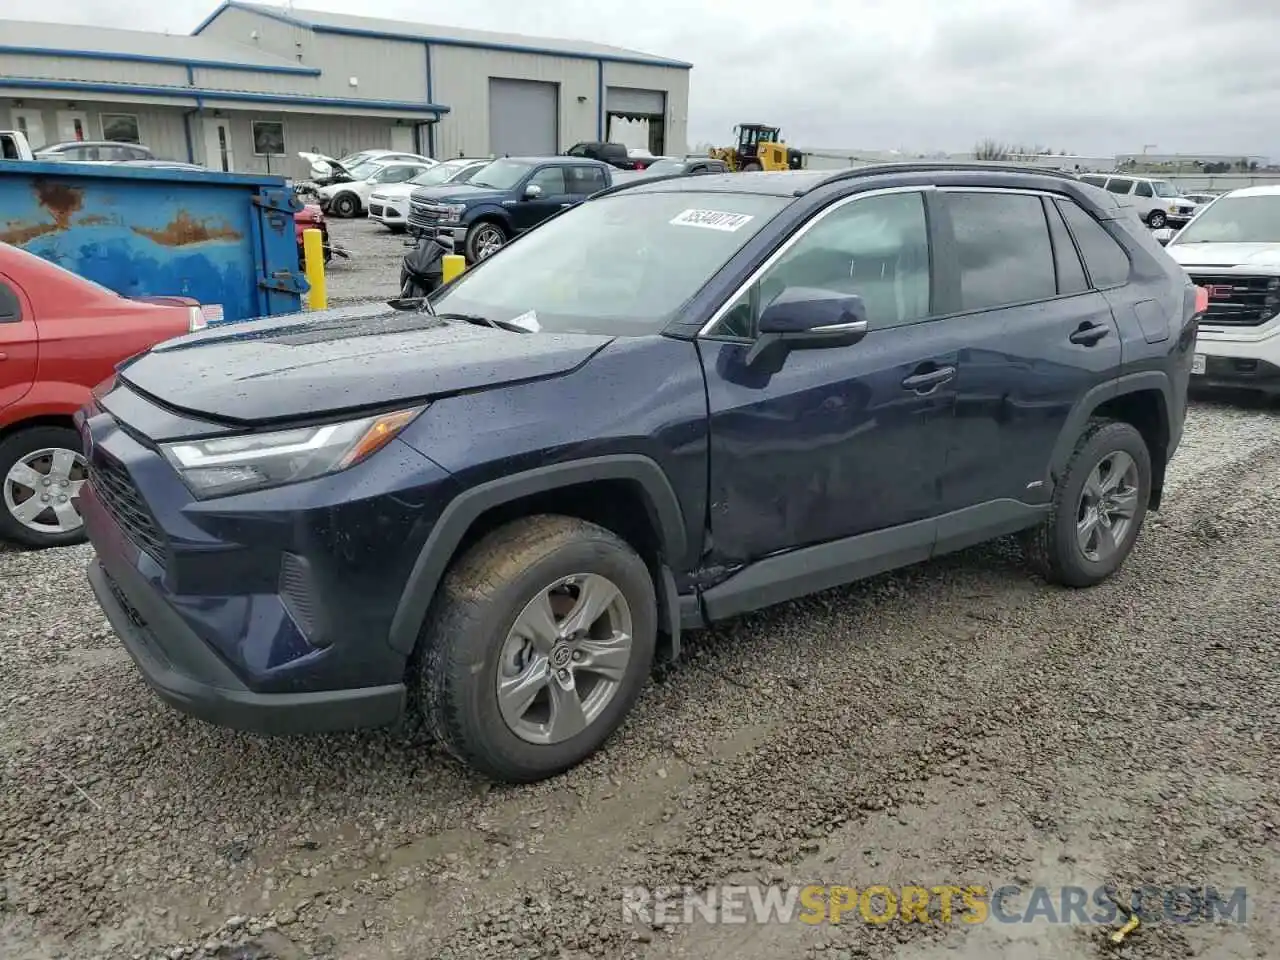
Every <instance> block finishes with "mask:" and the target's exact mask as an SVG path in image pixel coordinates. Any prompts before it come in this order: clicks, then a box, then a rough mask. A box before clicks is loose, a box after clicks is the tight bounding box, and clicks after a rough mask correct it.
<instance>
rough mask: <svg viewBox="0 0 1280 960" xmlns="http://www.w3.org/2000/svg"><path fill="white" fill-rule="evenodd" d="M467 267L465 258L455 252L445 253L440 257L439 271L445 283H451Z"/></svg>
mask: <svg viewBox="0 0 1280 960" xmlns="http://www.w3.org/2000/svg"><path fill="white" fill-rule="evenodd" d="M466 269H467V258H466V257H464V256H462V255H461V254H457V253H446V254H445V255H444V256H443V257H441V258H440V272H441V274H442V276H443V279H444V282H445V283H453V281H454V280H457V279H458V277H460V276H462V272H463V271H464V270H466Z"/></svg>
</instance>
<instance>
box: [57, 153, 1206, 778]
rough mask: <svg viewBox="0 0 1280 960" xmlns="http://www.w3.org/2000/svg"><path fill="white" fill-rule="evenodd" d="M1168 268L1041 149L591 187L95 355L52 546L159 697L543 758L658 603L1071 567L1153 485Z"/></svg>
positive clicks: (628, 659)
mask: <svg viewBox="0 0 1280 960" xmlns="http://www.w3.org/2000/svg"><path fill="white" fill-rule="evenodd" d="M1202 293H1203V292H1202V291H1199V290H1197V288H1195V287H1194V286H1192V285H1191V284H1190V283H1189V281H1188V279H1187V277H1186V275H1185V274H1184V273H1183V272H1182V271H1181V270H1180V269H1179V268H1178V267H1177V266H1176V265H1175V264H1174V263H1173V262H1172V260H1171V259H1170V258H1169V257H1168V256H1167V255H1166V254H1165V252H1164V251H1163V250H1162V249H1161V248H1160V247H1159V246H1158V245H1157V244H1156V243H1155V242H1154V241H1153V240H1152V239H1151V238H1150V235H1149V233H1148V231H1146V230H1145V228H1143V227H1142V225H1141V224H1140V223H1139V222H1138V221H1137V219H1136V218H1135V217H1134V216H1133V214H1132V211H1131V210H1129V209H1127V208H1125V207H1122V206H1119V205H1117V201H1116V200H1115V199H1114V197H1113V196H1111V195H1109V194H1107V193H1104V192H1103V191H1101V190H1098V189H1095V188H1093V187H1090V186H1088V185H1085V184H1082V183H1080V182H1079V181H1077V180H1075V179H1072V178H1069V177H1065V176H1058V175H1053V174H1049V173H1036V172H1029V171H1026V170H1019V169H1016V168H1005V167H1001V166H999V165H995V166H974V167H963V166H960V167H957V166H954V165H950V166H948V165H929V164H903V165H890V166H879V167H868V168H864V169H861V170H856V171H849V172H841V173H816V172H807V171H804V172H801V171H797V172H791V173H756V174H730V175H723V176H708V177H676V178H672V179H668V180H661V179H658V180H647V181H640V182H637V183H634V184H631V185H625V186H619V187H615V188H613V189H612V190H609V191H606V192H604V193H603V194H601V195H598V196H596V197H594V198H592V199H591V200H589V201H587V202H586V203H583V204H580V205H578V206H576V207H574V208H573V209H571V210H568V211H566V212H565V213H563V214H561V215H558V216H555V217H553V218H552V219H551V220H549V221H548V222H546V223H545V224H543V225H542V226H541V227H539V228H538V229H537V230H533V231H530V232H528V233H527V234H525V235H523V236H522V237H520V238H519V239H518V240H516V241H515V242H513V243H511V244H509V245H508V246H506V247H504V248H503V249H502V250H501V251H500V252H499V253H497V254H496V255H494V256H492V257H490V258H488V259H486V260H485V261H484V262H483V263H481V264H480V265H478V266H477V267H475V268H473V269H472V270H470V271H468V272H467V273H466V274H464V275H463V276H462V277H461V278H460V279H458V280H457V281H455V282H454V283H452V284H451V285H450V286H448V287H445V288H443V289H441V290H440V291H438V292H437V293H436V294H435V295H433V297H432V299H431V302H429V303H428V304H427V306H426V307H425V308H424V309H422V310H418V309H414V310H412V311H410V310H403V309H399V310H398V309H393V307H392V306H390V305H387V304H383V303H372V304H367V305H362V306H358V307H351V308H347V309H342V310H335V311H329V312H322V313H317V314H307V315H299V316H296V317H286V318H275V319H269V320H263V321H255V322H252V323H246V324H239V325H235V326H231V327H224V328H221V329H209V330H206V331H203V332H199V333H195V334H192V335H190V336H186V337H183V338H181V339H178V340H174V341H171V342H169V343H166V344H163V345H161V346H159V347H157V348H156V349H155V350H153V351H152V352H150V353H149V354H146V355H144V356H142V357H139V358H137V359H134V360H132V361H130V362H128V363H127V364H125V365H123V366H122V367H121V368H120V369H119V371H118V373H117V375H116V377H115V378H114V380H113V381H112V382H110V383H108V384H105V385H103V387H101V388H99V390H98V391H96V393H95V399H94V401H93V403H92V404H91V405H90V406H89V407H87V408H86V409H85V410H84V411H83V412H82V414H81V416H80V423H81V429H82V432H83V436H84V440H85V444H86V450H87V455H88V458H89V461H90V464H91V469H90V483H88V484H86V486H85V488H84V493H83V494H82V497H83V503H82V505H81V506H82V509H83V512H84V516H85V520H86V524H87V526H88V530H89V533H90V536H91V538H92V540H93V544H94V546H95V548H96V550H97V558H96V559H95V560H94V561H93V563H92V565H91V566H90V569H89V577H90V580H91V581H92V584H93V588H94V590H95V591H96V593H97V596H98V598H99V600H100V601H101V604H102V606H103V609H104V610H105V611H106V614H107V616H108V618H109V619H110V621H111V623H112V625H113V626H114V628H115V630H116V631H117V633H118V634H119V635H120V637H121V639H122V640H123V642H124V644H125V646H126V647H127V648H128V650H129V652H130V653H131V654H132V655H133V657H134V659H135V660H136V661H137V664H138V666H139V667H140V668H141V670H142V672H143V674H144V675H145V676H146V678H147V680H148V681H149V682H150V684H151V685H152V686H153V687H154V688H155V689H156V691H158V693H159V694H160V696H162V697H163V698H164V699H165V700H167V701H168V702H169V703H171V704H173V705H175V706H177V707H178V708H180V709H182V710H185V711H188V712H190V713H192V714H195V715H197V716H200V717H204V718H206V719H208V720H211V721H214V722H216V723H221V724H226V725H229V726H233V727H239V728H244V729H249V730H258V731H264V732H277V733H283V732H296V731H316V730H333V729H341V728H352V727H362V726H376V725H385V724H392V723H395V722H397V721H399V720H400V719H401V718H402V717H404V716H406V715H407V716H411V717H416V718H420V719H422V720H423V721H425V724H426V726H427V728H428V729H430V730H431V731H434V734H435V735H436V736H437V737H438V738H439V739H440V740H441V741H442V742H443V743H444V744H445V745H446V746H447V747H448V749H449V750H450V751H452V752H453V754H455V755H456V756H458V757H460V758H462V759H463V760H465V761H466V762H468V763H470V764H472V765H474V766H475V767H476V768H478V769H479V770H481V771H483V772H484V773H485V774H487V775H489V776H492V777H495V778H501V779H505V780H511V781H528V780H535V779H538V778H542V777H547V776H550V775H553V774H555V773H557V772H558V771H562V770H564V769H566V768H568V767H570V766H572V765H574V764H575V763H577V762H579V761H580V760H582V759H583V758H584V757H586V756H587V755H589V754H590V753H591V752H592V751H594V750H596V749H597V748H598V747H599V746H600V745H601V744H602V743H603V742H604V741H605V739H606V738H607V737H608V736H609V735H610V733H611V732H612V731H613V730H614V729H615V728H617V726H618V725H619V724H620V723H621V722H622V720H623V718H624V717H625V715H626V714H627V712H628V710H629V709H630V707H631V706H632V703H633V702H634V701H635V699H636V697H637V696H638V695H639V693H640V690H641V688H642V687H643V685H644V683H645V679H646V677H647V676H648V674H649V672H650V669H651V665H652V663H653V660H654V658H655V656H657V655H663V656H675V655H676V654H677V653H678V651H679V647H680V638H681V633H682V631H685V630H688V629H691V628H698V627H703V626H705V625H706V624H708V623H709V622H711V621H716V620H722V619H724V618H726V617H732V616H734V615H736V614H740V613H743V612H745V611H748V610H752V609H756V608H759V607H763V606H765V605H767V604H773V603H777V602H779V601H784V600H788V599H790V598H793V597H799V596H801V595H803V594H808V593H811V592H813V591H817V590H822V589H824V588H828V587H833V586H836V585H838V584H844V583H848V582H850V581H853V580H855V579H858V578H861V577H866V576H869V575H872V574H876V573H879V572H881V571H885V570H890V569H893V568H897V567H901V566H903V565H905V564H912V563H916V562H918V561H922V560H927V559H929V558H930V557H936V556H938V555H939V554H943V553H946V552H948V551H952V550H956V549H959V548H962V547H966V546H968V545H970V544H974V543H977V542H979V541H983V540H986V539H988V538H993V537H998V536H1001V535H1005V534H1020V535H1021V536H1022V538H1023V541H1024V543H1025V547H1026V553H1027V556H1028V557H1029V559H1030V560H1031V561H1032V562H1033V564H1034V565H1035V566H1036V568H1038V570H1039V571H1041V572H1042V573H1043V574H1044V575H1045V576H1046V577H1047V578H1048V579H1050V580H1051V581H1053V582H1057V583H1061V584H1066V585H1069V586H1073V587H1085V586H1089V585H1091V584H1095V583H1097V582H1099V581H1100V580H1102V579H1104V578H1105V577H1107V576H1108V575H1110V574H1111V573H1112V572H1114V571H1115V570H1116V569H1117V567H1119V566H1120V564H1121V563H1122V562H1123V561H1124V559H1125V557H1126V556H1127V555H1128V553H1129V552H1130V550H1131V549H1132V548H1133V545H1134V542H1135V540H1136V539H1137V537H1138V534H1139V529H1140V527H1141V526H1142V522H1143V518H1144V516H1145V514H1146V512H1147V511H1148V509H1156V508H1158V506H1159V503H1160V498H1161V491H1162V488H1163V481H1164V476H1165V467H1166V465H1167V464H1168V462H1169V458H1170V457H1171V456H1172V455H1173V452H1174V449H1175V448H1176V447H1177V445H1178V441H1179V438H1180V436H1181V432H1182V425H1183V417H1184V413H1185V395H1186V389H1187V382H1188V378H1189V372H1190V366H1191V361H1192V347H1193V344H1194V341H1195V336H1196V327H1197V323H1198V319H1199V316H1200V313H1201V312H1202V310H1203V308H1204V306H1205V299H1204V297H1203V295H1202ZM398 306H400V307H403V306H405V304H403V303H400V304H398Z"/></svg>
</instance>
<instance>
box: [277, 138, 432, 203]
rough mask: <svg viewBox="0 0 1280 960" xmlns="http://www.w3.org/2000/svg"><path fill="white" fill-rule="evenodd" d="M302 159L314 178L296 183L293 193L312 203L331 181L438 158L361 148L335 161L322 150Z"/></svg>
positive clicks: (355, 178) (428, 162)
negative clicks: (392, 166) (382, 168)
mask: <svg viewBox="0 0 1280 960" xmlns="http://www.w3.org/2000/svg"><path fill="white" fill-rule="evenodd" d="M298 156H299V158H301V159H302V160H305V161H306V162H307V164H308V165H309V167H310V173H311V178H310V179H308V180H299V181H297V182H296V183H295V184H294V187H293V189H294V192H295V193H299V194H302V195H304V197H306V198H308V199H309V201H310V202H318V201H319V193H318V191H319V189H320V188H321V187H324V186H328V185H329V184H332V183H351V182H353V181H359V180H364V179H365V178H366V177H368V176H369V175H370V174H372V173H373V172H374V171H375V170H377V169H378V167H379V166H382V165H384V164H387V163H420V164H422V165H423V166H424V167H430V166H433V165H434V164H435V162H436V161H434V160H432V159H431V158H430V157H423V156H419V155H418V154H416V153H397V152H395V151H393V150H362V151H360V152H359V153H353V154H350V155H349V156H346V157H343V158H342V159H341V160H335V159H333V157H326V156H325V155H324V154H322V153H308V152H305V151H304V152H302V153H299V154H298Z"/></svg>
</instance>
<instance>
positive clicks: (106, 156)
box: [35, 140, 156, 163]
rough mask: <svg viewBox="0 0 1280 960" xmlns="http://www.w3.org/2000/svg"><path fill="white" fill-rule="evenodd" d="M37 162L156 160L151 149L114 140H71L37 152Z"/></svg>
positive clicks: (50, 145) (53, 144)
mask: <svg viewBox="0 0 1280 960" xmlns="http://www.w3.org/2000/svg"><path fill="white" fill-rule="evenodd" d="M35 159H37V160H66V161H70V162H72V163H114V162H116V161H119V160H155V159H156V155H155V154H154V153H152V152H151V149H150V148H149V147H144V146H142V145H141V144H138V143H117V142H116V141H114V140H69V141H67V142H66V143H52V144H49V145H48V146H45V147H41V148H40V149H39V150H36V151H35Z"/></svg>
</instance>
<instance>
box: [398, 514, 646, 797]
mask: <svg viewBox="0 0 1280 960" xmlns="http://www.w3.org/2000/svg"><path fill="white" fill-rule="evenodd" d="M657 623H658V615H657V601H656V598H655V593H654V587H653V581H652V579H651V578H650V575H649V570H648V567H646V565H645V563H644V561H643V560H642V559H641V558H640V557H639V555H637V554H636V552H635V551H634V550H633V549H631V547H630V546H628V545H627V544H626V543H625V542H624V541H623V540H621V539H620V538H618V537H617V536H615V535H614V534H613V533H611V532H610V531H608V530H605V529H604V528H602V527H599V526H596V525H595V524H592V523H587V522H586V521H583V520H578V519H574V518H571V517H562V516H535V517H527V518H524V519H521V520H516V521H514V522H512V523H510V524H508V525H506V526H504V527H501V528H499V529H497V530H495V531H493V532H492V533H490V534H489V535H488V536H486V537H485V538H483V539H482V540H481V541H480V542H479V543H478V544H476V546H474V547H473V548H471V550H469V551H468V552H467V553H466V554H465V555H464V556H463V558H462V559H461V561H459V562H458V563H457V565H456V566H455V567H454V568H453V569H452V570H451V571H450V572H449V574H448V575H447V576H446V577H445V580H444V582H443V583H442V584H441V587H440V592H439V595H438V596H437V597H436V600H435V602H434V603H433V604H432V608H431V613H430V614H429V615H428V619H427V623H426V624H425V625H424V627H423V634H422V636H421V638H420V640H419V644H420V647H421V650H420V652H419V653H418V654H417V655H415V658H414V666H413V667H412V668H411V676H410V686H411V689H412V690H413V692H414V697H415V701H416V704H417V706H416V709H417V710H419V711H420V712H421V714H422V717H423V719H424V720H425V722H426V724H427V726H428V727H429V728H430V730H431V731H432V733H433V734H434V735H435V737H436V739H437V740H439V741H440V742H441V743H442V744H443V745H444V746H445V748H446V749H447V750H448V751H449V752H450V753H451V754H453V756H455V757H456V758H458V759H459V760H461V761H462V762H464V763H466V764H468V765H469V766H471V767H473V768H475V769H476V770H478V771H479V772H480V773H482V774H484V775H485V776H488V777H491V778H493V779H496V780H502V781H507V782H511V783H529V782H533V781H536V780H543V779H546V778H548V777H552V776H555V775H556V774H558V773H561V772H563V771H565V770H568V769H569V768H571V767H573V766H575V765H577V764H578V763H580V762H582V761H583V760H584V759H586V758H587V757H589V756H590V755H591V754H593V753H595V752H596V751H597V750H598V749H599V748H600V747H601V745H603V744H604V742H605V741H606V740H607V739H608V738H609V736H610V735H611V734H612V733H613V732H614V731H615V730H616V729H617V728H618V726H619V725H620V724H621V723H622V721H623V719H624V718H625V717H626V715H627V713H628V712H629V711H630V710H631V707H632V705H633V704H634V703H635V701H636V698H637V697H638V696H639V695H640V690H641V688H642V687H643V686H644V683H645V680H646V678H647V677H648V675H649V671H650V669H651V668H652V665H653V654H654V646H655V643H656V638H657Z"/></svg>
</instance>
